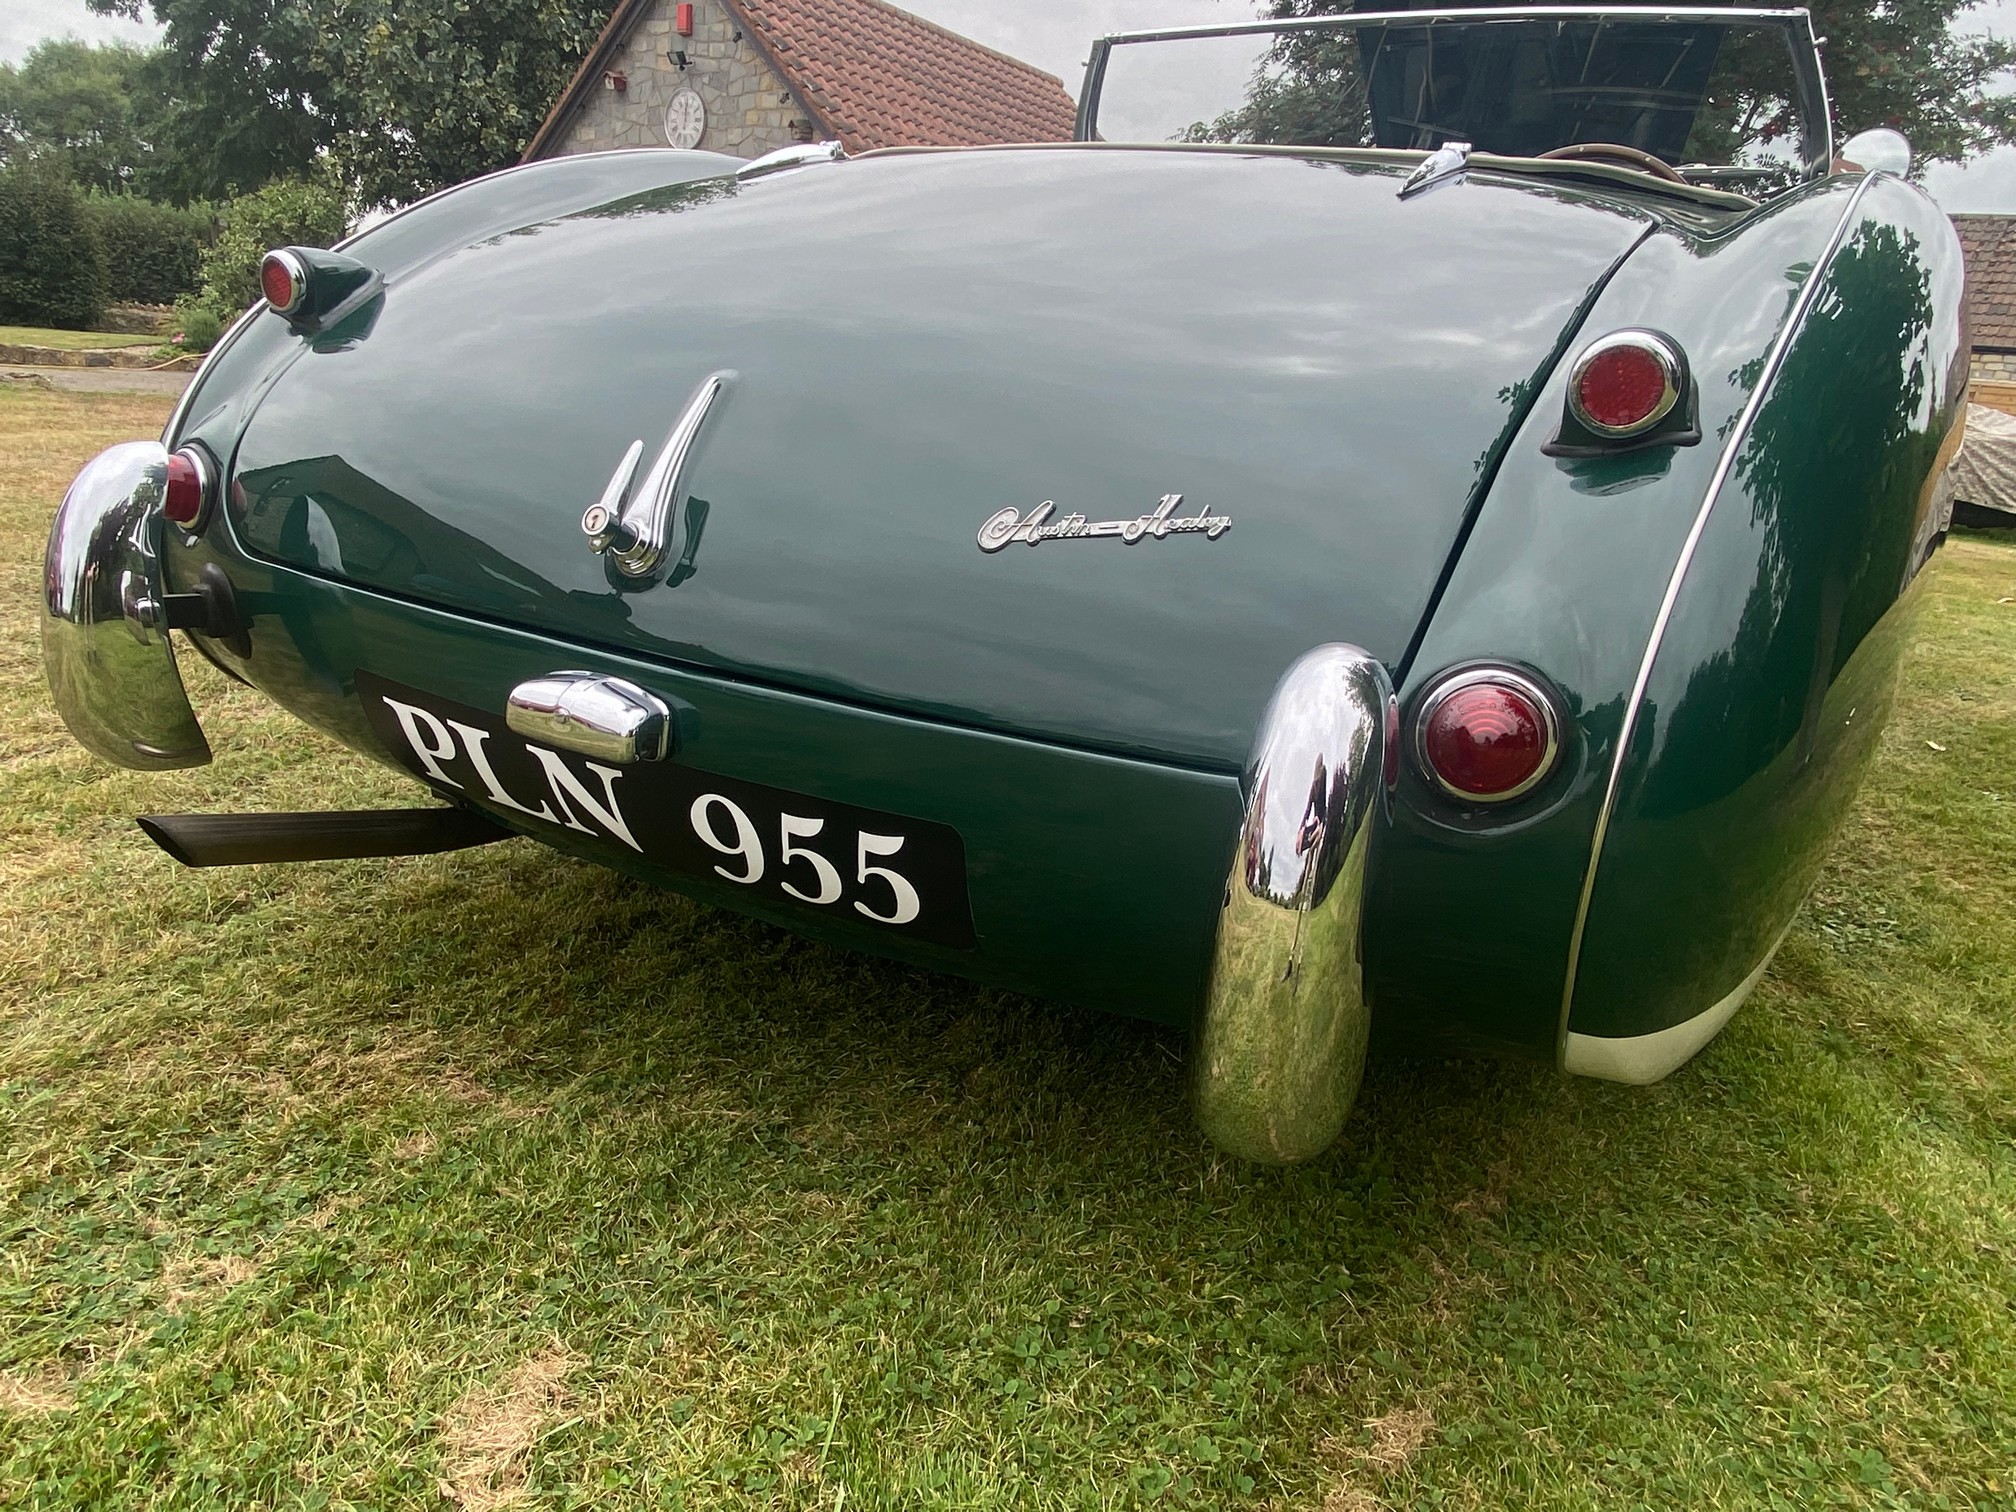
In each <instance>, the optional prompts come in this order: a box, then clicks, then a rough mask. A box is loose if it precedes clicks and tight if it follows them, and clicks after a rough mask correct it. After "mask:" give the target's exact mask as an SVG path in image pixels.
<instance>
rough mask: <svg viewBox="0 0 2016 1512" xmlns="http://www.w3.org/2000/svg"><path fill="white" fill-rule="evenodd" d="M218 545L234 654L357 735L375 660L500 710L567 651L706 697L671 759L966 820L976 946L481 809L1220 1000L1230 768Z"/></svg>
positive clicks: (826, 924)
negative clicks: (717, 666) (664, 655)
mask: <svg viewBox="0 0 2016 1512" xmlns="http://www.w3.org/2000/svg"><path fill="white" fill-rule="evenodd" d="M212 555H213V552H212V551H210V550H208V549H201V550H199V551H197V552H192V553H189V554H188V555H187V560H188V561H189V562H191V563H192V564H193V562H194V561H196V560H198V559H201V558H204V557H210V556H212ZM214 558H215V559H216V560H220V561H224V562H226V563H227V564H228V566H229V570H230V572H231V574H232V577H233V579H234V581H235V582H236V584H237V586H238V596H239V601H240V603H241V605H242V606H243V607H244V608H245V609H246V610H248V611H249V612H250V614H251V616H252V628H251V639H252V656H251V657H250V658H249V659H238V658H235V657H231V656H229V654H228V653H219V655H220V658H221V659H222V660H223V661H224V662H225V664H226V665H227V666H229V667H231V668H232V669H233V670H234V671H236V672H237V673H239V674H240V675H242V676H244V677H246V678H247V679H248V680H249V681H251V682H252V683H253V684H254V685H256V686H257V687H258V688H259V689H260V690H261V691H263V692H265V693H267V694H268V695H270V696H271V697H272V698H274V699H275V700H276V701H277V702H279V703H281V704H284V705H285V706H286V707H287V708H289V709H291V710H292V711H293V712H294V713H296V714H298V715H299V716H301V717H302V718H303V719H305V720H306V721H307V722H308V723H310V724H312V725H315V726H316V727H317V728H319V729H322V730H324V731H326V732H328V733H329V734H331V735H333V736H335V737H336V738H337V739H339V740H341V741H343V742H345V743H346V744H348V745H351V746H354V747H355V748H357V749H358V750H361V751H364V752H366V753H367V754H371V755H373V756H377V757H379V758H380V759H384V752H383V750H382V748H381V747H380V746H379V745H378V742H377V741H376V739H375V738H374V737H373V735H372V734H371V731H370V729H369V727H368V726H367V725H366V723H365V720H364V716H363V713H362V711H361V709H360V707H359V705H358V703H357V701H356V696H355V678H356V674H357V671H358V670H359V669H364V670H368V671H375V672H379V673H381V674H383V675H387V676H392V677H395V678H396V679H398V680H400V681H403V682H406V683H408V684H414V685H421V686H424V687H425V688H426V689H427V690H428V691H430V692H432V693H435V694H437V695H438V696H440V697H442V698H444V699H451V700H454V701H456V702H460V703H464V704H468V705H471V706H473V707H476V708H483V709H494V710H501V709H502V708H503V707H504V701H505V697H506V695H507V694H508V693H509V692H510V690H511V688H512V687H513V686H515V685H516V684H517V683H519V682H521V681H524V680H526V679H528V678H533V677H539V676H543V675H545V674H547V673H550V672H553V671H555V670H558V669H560V668H563V667H583V668H586V669H588V670H592V671H597V672H604V673H610V674H614V675H616V676H621V677H627V678H630V679H632V680H633V681H636V682H638V683H640V684H642V685H644V686H646V687H649V688H651V689H652V690H654V691H656V692H658V693H660V694H662V695H664V696H666V697H668V698H671V699H675V700H679V701H683V702H684V703H686V704H687V705H690V706H691V709H692V710H693V714H692V715H691V716H690V717H688V718H684V719H682V727H683V730H684V734H683V736H682V743H681V748H680V750H679V752H678V754H677V756H676V758H675V759H676V760H678V761H680V762H682V763H685V764H686V765H689V766H692V767H695V768H698V769H700V770H703V771H720V772H726V773H729V774H731V775H733V776H736V777H739V778H742V779H743V780H745V781H749V782H760V783H767V784H769V785H771V786H773V787H779V788H785V789H788V790H790V791H792V792H798V793H806V794H810V795H812V796H813V797H825V798H832V799H835V800H838V801H844V802H847V803H850V804H858V805H861V806H863V807H867V808H873V809H876V810H879V811H881V812H884V813H889V814H895V815H903V816H914V817H917V818H922V819H928V820H933V821H936V822H938V823H943V824H949V825H951V826H952V827H953V828H954V829H956V830H958V831H959V833H960V836H961V838H962V839H963V840H964V842H965V848H966V857H967V866H968V877H967V884H968V888H969V892H970V898H971V902H972V909H973V924H974V930H975V933H976V934H977V936H978V944H977V946H976V947H975V948H974V949H972V950H956V949H951V948H948V947H944V946H937V945H932V944H929V943H926V942H922V941H918V940H915V939H911V938H901V939H895V938H892V937H891V936H889V935H888V934H886V933H884V932H883V931H880V930H878V929H876V928H874V927H873V926H871V925H868V924H864V923H860V922H858V921H856V920H854V919H853V918H852V917H851V916H849V915H846V914H844V913H840V912H837V911H833V910H816V909H812V908H791V907H787V906H779V907H776V908H765V907H763V906H761V905H760V904H753V903H752V901H751V899H750V897H749V895H748V894H746V893H743V892H740V891H738V890H737V889H736V888H734V887H732V886H730V885H729V884H727V883H724V882H716V881H713V880H712V879H706V878H692V877H677V876H673V875H671V874H669V873H667V872H665V871H663V870H661V869H657V868H654V867H652V866H650V865H648V864H645V863H643V862H641V861H638V860H636V858H634V857H633V856H632V855H631V854H630V853H629V852H628V851H627V850H625V849H624V848H623V847H622V846H620V845H618V844H616V843H614V842H606V843H601V844H597V843H593V842H590V841H586V840H584V839H583V838H582V837H580V836H577V835H575V834H573V833H572V832H570V831H568V830H566V829H563V828H561V827H559V826H558V825H540V824H537V823H534V822H532V821H529V820H527V819H525V818H524V817H523V816H522V815H517V814H513V813H511V812H509V811H505V810H500V809H497V808H496V807H494V806H491V805H487V804H479V806H482V807H485V808H486V811H488V812H490V813H492V814H493V816H494V817H496V818H498V819H499V820H500V821H501V822H504V823H506V824H509V825H512V826H513V827H515V828H519V829H522V830H524V831H525V832H527V833H532V834H536V835H537V837H538V838H539V839H541V840H543V841H545V842H547V843H548V844H551V845H554V846H556V847H558V848H560V849H562V850H567V851H570V852H572V853H575V854H579V855H583V856H586V857H588V858H590V859H593V860H596V861H600V862H602V863H604V864H606V865H610V866H615V867H617V868H619V869H622V870H627V871H630V872H633V873H634V874H636V875H638V876H641V877H644V878H646V879H647V880H650V881H653V882H656V883H659V884H661V885H665V886H676V887H678V888H679V889H680V890H681V891H683V892H686V893H689V894H691V895H692V896H694V897H697V898H700V899H702V900H704V901H707V902H712V903H717V904H720V905H722V906H724V907H730V908H737V909H741V910H743V911H744V912H752V913H755V914H758V915H759V916H761V917H766V918H772V919H774V920H776V921H777V922H779V923H784V924H788V925H789V926H790V927H791V928H792V929H794V930H796V931H798V932H800V933H802V934H807V935H810V936H812V937H814V938H817V939H823V940H828V941H831V942H832V943H835V944H840V945H845V946H848V947H851V948H854V949H859V950H867V951H872V952H877V953H881V954H889V955H899V956H901V957H903V958H905V959H908V960H912V961H916V962H918V963H920V964H922V965H925V966H931V967H936V968H939V969H942V970H946V971H954V972H958V973H959V974H961V975H963V976H970V977H975V978H977V979H979V980H981V981H985V982H991V983H994V984H996V985H999V986H1003V987H1009V988H1014V989H1017V990H1021V991H1026V992H1032V993H1036V994H1039V995H1041V996H1045V997H1054V998H1061V999H1065V1000H1068V1001H1073V1002H1079V1003H1085V1004H1088V1005H1090V1006H1095V1007H1099V1008H1102V1009H1105V1010H1107V1011H1110V1012H1116V1013H1125V1014H1130V1015H1134V1016H1137V1017H1144V1018H1157V1019H1161V1020H1163V1021H1165V1022H1170V1023H1183V1022H1187V1018H1188V1015H1189V1013H1190V1012H1191V1010H1192V1008H1193V1007H1194V1005H1195V1004H1196V1002H1197V1001H1198V1000H1199V999H1200V998H1201V997H1202V994H1203V990H1204V978H1205V974H1206V972H1207V970H1208V968H1209V955H1210V949H1211V939H1212V929H1213V924H1214V922H1215V920H1216V916H1217V909H1218V902H1219V897H1220V894H1221V893H1222V891H1223V888H1224V885H1225V873H1224V857H1225V855H1226V854H1228V853H1229V851H1230V848H1231V843H1232V841H1231V837H1232V835H1233V834H1234V833H1235V832H1236V830H1237V828H1238V824H1239V815H1240V803H1239V789H1238V782H1237V781H1236V779H1234V778H1232V777H1229V776H1221V775H1210V774H1205V773H1199V772H1190V771H1184V770H1182V769H1180V768H1173V767H1167V766H1156V765H1151V764H1148V763H1144V762H1136V761H1129V760H1125V759H1123V758H1120V757H1114V756H1105V755H1099V754H1095V753H1091V752H1083V751H1073V750H1067V749H1064V748H1060V747H1057V746H1054V745H1044V744H1039V743H1037V742H1033V741H1023V740H1013V739H1008V738H1006V737H1002V736H993V735H981V734H976V733H974V732H971V731H965V730H957V729H952V728H948V727H946V726H943V725H938V724H934V723H931V722H929V721H923V720H914V719H905V718H901V717H898V716H895V715H889V714H882V713H876V712H873V711H869V710H862V709H853V708H848V707H845V706H842V705H838V704H834V703H830V702H826V701H823V700H818V699H811V698H806V697H803V696H801V695H795V694H790V693H784V692H778V691H774V690H770V689H763V688H756V687H751V686H748V685H746V684H741V683H736V682H733V681H728V680H725V679H722V678H719V677H715V676H711V675H707V674H701V673H695V672H691V671H684V670H678V669H673V668H669V667H666V666H665V665H663V664H661V663H650V662H643V661H639V660H636V659H633V658H626V657H619V656H616V655H613V654H609V653H599V652H597V653H584V652H583V651H582V650H581V649H580V648H579V647H576V646H572V645H568V644H565V643H560V642H555V641H553V640H551V639H549V638H546V637H543V636H539V635H535V634H531V633H529V632H525V631H514V630H505V629H502V628H500V627H497V626H494V625H488V624H482V623H478V622H475V621H471V620H468V619H465V618H463V617H461V616H458V615H455V614H452V613H449V612H446V611H443V610H439V609H432V608H427V607H423V606H419V605H413V604H407V603H402V602H400V601H398V600H395V599H391V598H387V597H385V596H383V595H380V594H375V593H371V592H367V591H365V590H361V589H354V588H348V587H345V586H342V585H340V584H335V583H331V582H327V581H325V580H322V579H318V578H311V577H308V576H306V575H303V574H301V573H298V572H295V571H292V570H289V569H285V568H274V567H271V566H269V565H267V564H264V563H261V562H257V561H254V560H249V559H246V558H243V557H239V556H237V555H235V554H232V553H226V552H215V553H214ZM455 796H460V797H465V798H466V797H467V796H468V795H455Z"/></svg>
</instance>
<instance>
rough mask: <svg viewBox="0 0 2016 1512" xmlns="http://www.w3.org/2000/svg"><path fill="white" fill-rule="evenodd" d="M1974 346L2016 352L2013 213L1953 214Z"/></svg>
mask: <svg viewBox="0 0 2016 1512" xmlns="http://www.w3.org/2000/svg"><path fill="white" fill-rule="evenodd" d="M1953 227H1954V229H1955V230H1957V231H1958V232H1959V233H1960V249H1961V251H1962V252H1963V253H1965V254H1966V258H1967V311H1968V314H1969V315H1970V316H1971V317H1972V319H1973V323H1974V345H1975V346H1977V347H1995V348H2001V349H2003V350H2005V351H2016V215H1956V216H1954V217H1953Z"/></svg>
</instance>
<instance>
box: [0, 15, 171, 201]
mask: <svg viewBox="0 0 2016 1512" xmlns="http://www.w3.org/2000/svg"><path fill="white" fill-rule="evenodd" d="M147 61H148V55H147V54H146V53H144V52H142V51H141V50H140V49H139V48H136V47H126V46H117V45H114V46H103V47H93V46H91V45H89V44H88V43H84V42H75V41H55V42H43V43H40V44H38V45H37V46H36V47H34V48H33V49H31V50H30V51H29V53H28V56H27V57H26V58H24V59H23V60H22V61H21V63H20V65H19V66H18V67H16V66H14V65H12V64H4V63H0V161H5V162H9V163H15V162H20V161H23V160H27V159H32V158H39V157H43V156H49V155H54V156H57V157H60V158H61V159H62V160H63V161H64V163H65V164H66V165H67V169H68V172H69V175H70V176H71V177H72V178H73V179H75V180H76V181H77V182H78V183H79V184H81V185H84V186H85V187H87V188H91V189H103V190H106V191H108V192H109V191H115V190H119V189H126V188H131V187H133V185H134V184H135V182H136V181H137V180H139V179H142V178H144V177H145V176H146V173H147V171H148V168H149V166H150V161H151V158H152V152H151V149H150V147H149V144H148V142H147V136H148V134H149V133H148V130H147V127H148V126H149V125H150V124H151V121H150V119H149V118H150V116H151V114H152V113H153V112H151V111H150V109H149V106H150V104H151V101H152V95H151V94H150V93H149V92H148V91H146V90H145V89H144V88H143V87H142V86H141V79H142V76H143V75H144V73H145V71H146V67H147Z"/></svg>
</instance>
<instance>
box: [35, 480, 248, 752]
mask: <svg viewBox="0 0 2016 1512" xmlns="http://www.w3.org/2000/svg"><path fill="white" fill-rule="evenodd" d="M167 482H168V452H167V450H166V448H164V447H163V446H162V445H161V444H160V443H159V442H158V441H128V442H125V443H124V444H122V445H119V446H115V447H113V448H111V449H110V450H109V451H105V452H101V453H100V454H99V455H98V456H97V457H95V458H93V459H92V461H91V462H90V463H88V464H87V465H86V466H85V468H84V471H82V472H81V473H79V474H78V475H77V481H76V482H74V483H72V484H71V485H70V491H69V492H68V493H66V494H65V495H64V496H63V504H62V507H61V508H59V509H58V510H57V511H56V520H55V523H54V524H53V525H51V526H50V528H49V545H48V549H47V551H46V552H45V553H44V556H43V562H42V669H43V672H44V674H45V675H46V676H47V678H48V680H49V691H50V693H52V694H53V695H54V696H55V699H56V708H57V711H58V712H59V713H60V714H62V716H63V723H64V724H65V725H67V726H69V729H70V733H71V734H72V735H73V736H75V737H76V739H77V742H78V744H80V745H82V746H83V747H84V748H85V749H86V750H87V751H90V752H91V753H92V754H93V755H94V756H100V757H103V758H104V759H105V760H106V761H109V762H112V763H113V764H114V765H116V766H123V767H134V768H137V769H139V770H141V771H160V770H164V769H168V768H173V767H191V766H201V765H203V763H205V762H206V761H208V760H209V759H210V745H209V742H207V741H206V740H204V738H203V730H202V727H201V726H200V725H198V724H197V722H196V713H195V711H194V710H193V709H191V708H190V707H189V695H188V694H187V693H185V692H184V691H183V688H182V674H181V673H180V672H179V671H178V670H177V669H176V666H175V650H174V648H173V647H172V646H171V645H170V644H169V643H168V624H167V620H168V615H167V611H166V609H165V608H164V604H165V600H166V594H165V592H164V591H163V587H162V577H161V528H162V519H161V503H162V499H163V496H164V492H165V490H166V488H167Z"/></svg>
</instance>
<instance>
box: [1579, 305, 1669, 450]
mask: <svg viewBox="0 0 2016 1512" xmlns="http://www.w3.org/2000/svg"><path fill="white" fill-rule="evenodd" d="M1685 381H1686V370H1685V369H1684V368H1683V367H1682V366H1681V363H1680V354H1679V352H1678V351H1676V350H1675V349H1674V347H1673V345H1672V344H1671V343H1670V342H1668V341H1667V340H1666V338H1665V337H1663V336H1660V335H1658V334H1656V333H1655V332H1652V331H1618V332H1615V333H1614V334H1612V335H1609V336H1605V337H1604V338H1603V339H1602V340H1600V341H1596V342H1592V343H1591V344H1590V345H1589V346H1588V347H1586V348H1584V350H1583V352H1582V355H1581V356H1579V357H1577V358H1576V359H1575V366H1574V368H1573V369H1572V371H1571V372H1570V374H1569V379H1568V407H1569V408H1570V409H1571V410H1572V411H1573V412H1574V415H1575V418H1576V419H1577V420H1578V421H1580V422H1581V423H1582V424H1583V425H1585V426H1587V427H1588V428H1589V429H1590V430H1592V431H1594V432H1595V433H1596V434H1597V435H1599V436H1606V437H1619V436H1635V435H1639V434H1641V433H1642V432H1644V431H1648V430H1650V429H1651V428H1652V427H1653V426H1655V425H1657V424H1658V423H1659V422H1660V421H1661V420H1664V419H1665V418H1666V417H1667V415H1669V414H1670V413H1672V410H1673V406H1674V405H1675V404H1677V403H1678V402H1679V400H1680V389H1681V386H1682V384H1683V383H1684V382H1685Z"/></svg>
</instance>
